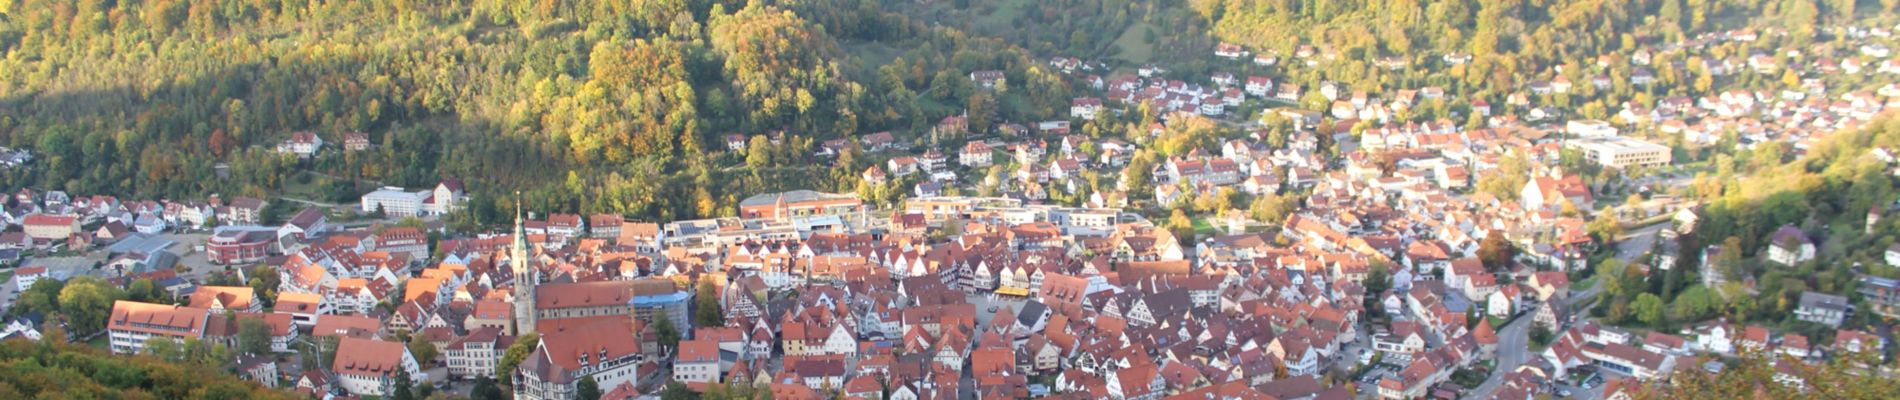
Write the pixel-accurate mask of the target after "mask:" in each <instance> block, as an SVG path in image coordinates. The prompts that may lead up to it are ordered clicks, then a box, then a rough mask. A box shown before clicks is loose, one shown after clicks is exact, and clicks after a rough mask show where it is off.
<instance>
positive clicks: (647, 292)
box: [628, 278, 693, 331]
mask: <svg viewBox="0 0 1900 400" xmlns="http://www.w3.org/2000/svg"><path fill="white" fill-rule="evenodd" d="M628 289H629V290H630V291H632V293H633V300H631V301H630V302H629V303H628V304H629V305H630V306H631V307H632V308H633V318H634V319H638V320H641V321H647V322H649V323H651V322H652V321H653V319H654V318H658V317H659V316H660V315H662V314H664V315H665V316H666V317H667V319H669V320H672V322H673V326H675V327H677V328H678V329H679V330H680V331H687V330H691V329H692V325H689V324H690V323H691V322H690V320H689V318H688V317H690V315H688V314H690V313H689V312H687V310H686V304H687V303H690V302H692V300H693V292H692V291H689V290H685V289H681V288H680V287H679V286H678V285H675V284H673V280H672V279H666V278H644V279H637V280H634V281H633V283H632V284H631V285H629V287H628Z"/></svg>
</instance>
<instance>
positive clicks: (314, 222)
mask: <svg viewBox="0 0 1900 400" xmlns="http://www.w3.org/2000/svg"><path fill="white" fill-rule="evenodd" d="M329 222H330V215H329V213H326V212H324V211H323V209H319V208H305V209H303V211H298V212H297V215H293V216H291V217H290V220H289V221H285V222H284V226H283V227H279V228H277V238H278V239H285V238H289V239H290V240H292V241H300V240H303V239H305V238H309V237H313V236H316V235H318V234H320V233H323V232H324V231H327V230H329V229H330V227H329Z"/></svg>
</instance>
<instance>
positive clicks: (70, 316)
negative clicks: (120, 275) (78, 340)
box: [59, 276, 125, 336]
mask: <svg viewBox="0 0 1900 400" xmlns="http://www.w3.org/2000/svg"><path fill="white" fill-rule="evenodd" d="M124 298H125V292H124V291H122V290H119V288H118V287H116V286H113V285H112V284H110V283H106V281H103V280H100V279H99V278H94V277H91V276H82V277H78V278H73V279H72V280H71V281H70V282H67V283H66V287H65V288H62V289H60V291H59V311H60V313H62V314H65V315H66V318H67V323H68V324H69V325H71V326H72V329H73V333H74V334H75V335H78V336H85V335H90V334H92V333H93V332H98V331H99V330H100V329H104V328H105V324H106V315H107V314H108V313H110V312H111V311H112V303H113V302H115V301H119V300H120V299H124Z"/></svg>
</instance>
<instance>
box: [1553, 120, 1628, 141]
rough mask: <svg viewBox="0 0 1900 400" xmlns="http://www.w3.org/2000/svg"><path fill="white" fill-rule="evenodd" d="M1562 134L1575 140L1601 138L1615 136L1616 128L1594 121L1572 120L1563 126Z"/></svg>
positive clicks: (1606, 123) (1600, 121)
mask: <svg viewBox="0 0 1900 400" xmlns="http://www.w3.org/2000/svg"><path fill="white" fill-rule="evenodd" d="M1564 132H1569V133H1570V136H1571V137H1576V138H1602V137H1614V136H1616V127H1614V126H1610V123H1608V122H1603V121H1602V120H1594V119H1573V120H1570V122H1569V123H1566V124H1564Z"/></svg>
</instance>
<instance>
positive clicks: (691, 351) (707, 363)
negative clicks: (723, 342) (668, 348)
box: [673, 338, 725, 383]
mask: <svg viewBox="0 0 1900 400" xmlns="http://www.w3.org/2000/svg"><path fill="white" fill-rule="evenodd" d="M719 354H720V353H719V342H717V341H714V340H712V339H706V338H701V339H695V340H688V341H683V342H680V344H679V354H678V356H676V357H675V358H674V361H673V380H675V381H679V382H682V383H718V382H719V378H720V377H722V376H725V370H724V369H722V368H720V363H721V360H720V358H719Z"/></svg>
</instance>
